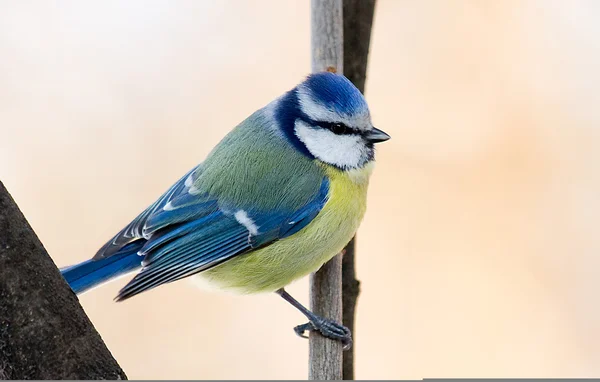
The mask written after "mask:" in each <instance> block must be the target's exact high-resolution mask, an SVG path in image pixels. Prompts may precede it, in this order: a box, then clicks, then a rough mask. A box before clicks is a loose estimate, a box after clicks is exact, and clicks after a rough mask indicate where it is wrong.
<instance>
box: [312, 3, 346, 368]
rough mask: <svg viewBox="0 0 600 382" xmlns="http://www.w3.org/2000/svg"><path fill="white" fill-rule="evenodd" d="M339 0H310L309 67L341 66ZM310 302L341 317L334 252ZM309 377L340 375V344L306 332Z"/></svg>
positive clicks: (337, 259)
mask: <svg viewBox="0 0 600 382" xmlns="http://www.w3.org/2000/svg"><path fill="white" fill-rule="evenodd" d="M343 48H344V47H343V21H342V0H312V2H311V50H312V71H313V72H321V71H324V70H327V69H329V68H333V69H334V70H335V71H337V72H338V73H343V70H344V61H343V57H344V51H343ZM310 305H311V309H312V311H313V312H314V313H316V314H318V315H320V316H322V317H326V318H329V319H333V320H335V321H337V322H341V320H342V259H341V256H340V255H337V256H335V257H334V258H333V259H331V260H330V261H329V262H327V263H326V264H325V265H323V267H321V269H320V270H319V271H318V272H316V273H315V274H313V275H312V276H311V278H310ZM309 348H310V350H309V374H308V377H309V379H313V380H340V379H342V344H341V343H340V342H338V341H333V340H330V339H328V338H325V337H323V336H321V335H319V334H318V333H315V332H311V333H310V344H309Z"/></svg>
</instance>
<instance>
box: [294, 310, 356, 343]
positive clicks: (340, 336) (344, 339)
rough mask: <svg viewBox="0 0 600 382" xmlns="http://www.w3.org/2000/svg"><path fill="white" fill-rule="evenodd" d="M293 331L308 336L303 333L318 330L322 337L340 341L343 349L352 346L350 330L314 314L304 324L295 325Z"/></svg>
mask: <svg viewBox="0 0 600 382" xmlns="http://www.w3.org/2000/svg"><path fill="white" fill-rule="evenodd" d="M294 331H295V332H296V334H297V335H299V336H300V337H303V338H308V336H306V335H305V334H304V332H306V331H318V332H319V333H321V335H322V336H323V337H327V338H330V339H332V340H336V341H340V342H341V343H342V345H343V346H344V350H348V349H350V348H351V347H352V333H351V332H350V330H349V329H348V328H347V327H345V326H344V325H342V324H338V323H337V322H335V321H332V320H328V319H326V318H323V317H318V316H316V317H315V318H314V319H313V320H311V321H309V322H307V323H306V324H302V325H298V326H296V327H295V328H294Z"/></svg>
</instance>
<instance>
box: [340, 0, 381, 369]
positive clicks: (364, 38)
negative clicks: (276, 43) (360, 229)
mask: <svg viewBox="0 0 600 382" xmlns="http://www.w3.org/2000/svg"><path fill="white" fill-rule="evenodd" d="M343 3H344V4H343V18H344V75H345V76H346V77H347V78H348V79H349V80H350V81H352V83H353V84H354V86H356V87H357V88H358V89H359V90H360V91H361V92H363V93H364V92H365V81H366V78H367V61H368V60H367V58H368V56H369V45H370V43H371V29H372V27H373V15H374V13H375V0H343ZM355 248H356V238H354V239H352V241H351V242H350V243H349V244H348V246H346V251H345V254H344V257H343V260H342V296H343V316H344V319H343V323H344V325H345V326H346V327H347V328H348V329H350V331H351V332H352V336H353V339H354V346H353V347H352V348H351V349H350V350H348V351H345V352H344V356H343V357H344V364H343V378H344V379H346V380H349V379H354V349H355V348H356V332H355V330H354V318H355V309H356V300H357V298H358V294H359V292H360V283H359V282H358V280H357V279H356V270H355V259H354V256H355V253H356V252H355Z"/></svg>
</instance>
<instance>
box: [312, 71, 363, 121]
mask: <svg viewBox="0 0 600 382" xmlns="http://www.w3.org/2000/svg"><path fill="white" fill-rule="evenodd" d="M302 85H303V86H305V88H306V89H307V90H309V92H310V95H311V96H312V98H313V100H314V101H315V102H317V103H319V104H321V105H323V106H325V107H327V108H329V109H331V110H334V111H335V112H337V113H339V114H342V115H357V114H363V113H368V110H369V108H368V106H367V101H365V98H364V97H363V95H362V94H361V93H360V91H359V90H358V89H357V88H356V86H354V85H353V84H352V82H350V80H348V79H347V78H346V77H344V76H342V75H339V74H335V73H330V72H322V73H316V74H312V75H310V76H308V78H307V79H306V80H305V81H304V83H303V84H302Z"/></svg>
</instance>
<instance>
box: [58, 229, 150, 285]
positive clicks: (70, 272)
mask: <svg viewBox="0 0 600 382" xmlns="http://www.w3.org/2000/svg"><path fill="white" fill-rule="evenodd" d="M144 242H145V240H138V241H136V242H133V243H130V244H127V245H125V246H124V247H123V248H121V249H120V250H119V251H118V252H117V253H115V254H114V255H112V256H110V257H106V258H104V259H98V260H94V259H90V260H87V261H84V262H83V263H80V264H77V265H73V266H70V267H65V268H62V269H61V270H60V272H61V273H62V275H63V277H64V278H65V280H67V282H68V283H69V286H70V287H71V289H72V290H73V292H75V293H77V294H80V293H83V292H85V291H87V290H89V289H91V288H94V287H96V286H98V285H100V284H103V283H105V282H107V281H110V280H112V279H115V278H117V277H119V276H123V275H125V274H127V273H130V272H132V271H135V270H136V269H138V268H140V267H141V266H142V259H143V258H142V257H141V256H139V255H138V254H137V253H138V251H139V250H140V249H141V248H142V247H143V245H144Z"/></svg>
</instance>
